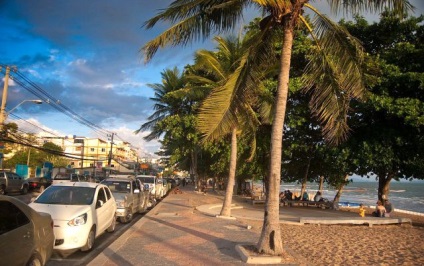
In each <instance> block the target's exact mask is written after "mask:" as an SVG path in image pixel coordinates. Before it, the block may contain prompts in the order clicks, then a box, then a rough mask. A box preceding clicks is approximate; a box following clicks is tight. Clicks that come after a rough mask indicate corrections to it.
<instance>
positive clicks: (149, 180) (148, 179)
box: [138, 177, 155, 184]
mask: <svg viewBox="0 0 424 266" xmlns="http://www.w3.org/2000/svg"><path fill="white" fill-rule="evenodd" d="M138 179H139V180H140V181H141V182H142V183H151V184H154V183H155V178H154V177H138Z"/></svg>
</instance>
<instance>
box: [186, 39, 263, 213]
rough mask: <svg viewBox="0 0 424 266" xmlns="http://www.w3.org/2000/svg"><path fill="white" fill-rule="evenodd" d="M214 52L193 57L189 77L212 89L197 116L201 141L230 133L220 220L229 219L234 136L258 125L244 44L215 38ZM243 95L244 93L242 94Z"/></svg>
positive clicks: (250, 73)
mask: <svg viewBox="0 0 424 266" xmlns="http://www.w3.org/2000/svg"><path fill="white" fill-rule="evenodd" d="M214 39H215V41H216V42H217V43H218V46H217V51H216V52H214V51H207V50H200V51H198V52H197V53H196V56H195V65H194V67H193V70H194V71H196V72H198V73H200V74H198V75H188V76H187V79H188V80H192V81H193V83H195V84H203V85H204V86H206V87H207V88H209V89H211V92H210V94H209V95H208V96H207V97H206V99H205V100H204V101H203V102H202V105H201V106H200V109H199V114H198V128H199V130H200V131H201V132H202V133H203V134H204V141H209V140H216V139H220V138H222V137H223V136H226V135H227V134H228V133H231V154H230V169H229V174H228V184H227V189H226V193H225V198H224V203H223V205H222V209H221V213H220V215H221V216H231V202H232V196H233V188H234V184H235V175H236V164H237V134H238V131H239V130H240V129H243V130H246V131H254V128H255V125H257V124H259V121H258V119H257V118H256V115H255V112H254V111H253V110H252V108H251V105H252V104H254V97H253V95H251V93H249V92H250V91H252V90H251V89H250V90H249V89H247V88H246V87H248V86H250V87H257V84H254V83H253V82H252V77H253V75H252V74H253V72H251V71H247V68H248V67H247V66H246V64H245V63H246V48H247V46H246V42H245V41H244V40H241V37H239V38H235V37H228V38H222V37H215V38H214ZM243 92H244V93H243Z"/></svg>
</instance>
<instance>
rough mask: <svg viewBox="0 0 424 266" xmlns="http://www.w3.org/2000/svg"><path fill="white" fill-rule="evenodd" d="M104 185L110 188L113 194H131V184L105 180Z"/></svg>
mask: <svg viewBox="0 0 424 266" xmlns="http://www.w3.org/2000/svg"><path fill="white" fill-rule="evenodd" d="M102 184H103V185H106V186H108V187H109V189H110V191H112V193H130V192H131V183H130V182H125V181H112V180H103V182H102Z"/></svg>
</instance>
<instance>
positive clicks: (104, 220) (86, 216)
mask: <svg viewBox="0 0 424 266" xmlns="http://www.w3.org/2000/svg"><path fill="white" fill-rule="evenodd" d="M29 206H31V207H32V208H33V209H35V210H36V211H39V212H46V213H49V214H50V215H51V216H52V218H53V221H54V234H55V236H56V241H55V246H54V249H55V250H59V251H65V250H74V249H81V250H82V251H89V250H91V249H92V248H93V246H94V240H95V239H96V238H97V237H98V236H100V235H101V234H103V233H104V232H105V231H107V232H113V231H115V225H116V202H115V198H114V197H113V195H112V193H111V192H110V190H109V188H108V187H107V186H105V185H102V184H98V183H91V182H64V183H58V184H53V185H51V186H50V187H48V188H47V189H46V190H44V191H43V193H41V194H40V195H39V196H38V197H37V198H36V199H35V200H34V201H33V202H32V203H30V204H29Z"/></svg>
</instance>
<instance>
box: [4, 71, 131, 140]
mask: <svg viewBox="0 0 424 266" xmlns="http://www.w3.org/2000/svg"><path fill="white" fill-rule="evenodd" d="M1 66H3V67H6V66H5V65H3V64H1ZM14 73H15V74H16V76H15V75H13V74H11V75H10V78H11V79H13V81H14V82H16V83H17V84H18V85H20V86H21V87H22V88H24V89H26V90H27V91H29V92H30V93H32V94H33V95H35V96H36V97H38V98H39V99H41V100H43V101H44V102H47V103H49V104H50V105H51V106H52V107H53V108H55V109H56V110H57V111H59V112H61V113H63V114H65V115H67V116H68V117H70V118H71V119H73V120H75V121H77V122H78V123H80V124H82V125H85V126H87V127H89V128H91V129H92V130H93V131H94V132H95V133H96V134H98V135H101V136H105V135H106V137H107V136H108V135H110V134H115V135H116V136H117V134H116V133H113V132H110V131H108V130H106V129H103V128H102V127H100V126H98V125H96V124H94V123H92V122H90V121H88V120H87V119H85V118H84V117H82V116H80V115H79V114H77V113H76V112H74V111H73V110H72V109H70V108H68V107H67V106H65V105H64V104H62V103H61V101H60V100H59V99H56V98H55V97H53V96H52V95H50V94H49V93H48V92H46V91H45V90H43V89H42V88H41V87H40V86H38V85H37V84H36V83H34V82H33V81H31V80H30V79H29V78H27V77H26V76H25V75H24V74H23V73H22V72H20V71H18V70H16V69H15V70H14ZM117 137H118V138H119V139H120V140H122V141H123V142H127V143H130V144H131V146H134V145H133V144H132V143H131V142H129V141H126V140H124V139H122V138H121V137H119V136H117ZM134 147H135V146H134Z"/></svg>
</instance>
